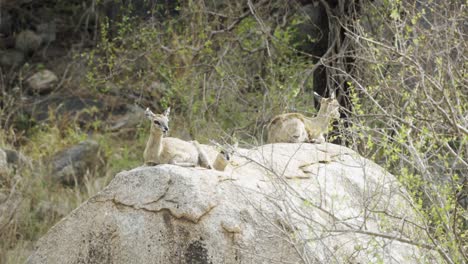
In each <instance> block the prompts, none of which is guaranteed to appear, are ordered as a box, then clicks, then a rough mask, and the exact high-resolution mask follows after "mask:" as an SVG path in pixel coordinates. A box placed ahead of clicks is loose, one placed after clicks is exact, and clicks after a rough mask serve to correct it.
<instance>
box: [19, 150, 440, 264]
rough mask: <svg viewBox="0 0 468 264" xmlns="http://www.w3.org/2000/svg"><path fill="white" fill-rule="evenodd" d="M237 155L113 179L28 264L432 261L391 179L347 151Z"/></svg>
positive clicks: (61, 224) (58, 228) (40, 246)
mask: <svg viewBox="0 0 468 264" xmlns="http://www.w3.org/2000/svg"><path fill="white" fill-rule="evenodd" d="M204 147H205V148H206V151H207V152H208V153H209V155H210V156H212V158H213V157H214V155H216V151H215V150H214V149H212V148H209V147H207V146H204ZM237 154H238V155H237V156H235V157H234V159H233V166H229V167H228V168H227V170H226V171H225V172H219V171H214V170H207V169H202V168H184V167H178V166H173V165H159V166H154V167H139V168H135V169H133V170H131V171H124V172H121V173H119V174H117V175H116V176H115V178H114V179H113V180H112V182H111V183H110V184H109V185H108V186H107V187H106V188H105V189H104V190H103V191H102V192H100V193H99V194H98V195H96V196H94V197H92V198H91V199H89V200H88V201H87V202H85V203H84V204H82V205H81V206H80V207H79V208H77V209H76V210H74V211H73V212H72V213H71V214H70V215H68V216H67V217H65V218H64V219H62V220H61V221H60V222H59V223H58V224H56V225H55V226H54V227H53V228H52V229H51V230H50V231H49V232H48V233H47V234H46V235H45V236H44V237H43V238H42V239H40V240H39V242H38V243H37V248H36V250H35V252H34V253H33V254H32V255H31V256H30V257H29V259H28V261H27V263H30V264H36V263H285V262H287V263H377V262H379V261H381V262H384V263H421V261H422V262H432V261H434V259H433V257H434V256H433V255H432V254H433V252H432V251H431V250H430V246H429V245H426V244H425V243H426V239H425V237H424V235H423V234H422V233H421V232H419V230H418V228H417V223H418V218H417V215H416V213H415V212H414V211H413V210H412V209H411V207H410V205H409V203H408V200H407V197H406V194H405V193H404V191H402V188H401V187H400V186H399V184H398V183H397V182H396V180H395V178H394V176H392V175H390V174H389V173H387V172H386V171H384V170H383V169H382V168H381V167H379V166H378V165H376V164H375V163H373V162H371V161H369V160H366V159H364V158H362V157H360V156H359V155H357V154H356V153H355V152H353V151H351V150H349V149H347V148H344V147H340V146H337V145H333V144H320V145H318V144H271V145H265V146H261V147H258V148H255V149H252V150H242V149H241V150H239V153H237ZM416 245H418V246H416Z"/></svg>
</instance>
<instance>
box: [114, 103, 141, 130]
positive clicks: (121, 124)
mask: <svg viewBox="0 0 468 264" xmlns="http://www.w3.org/2000/svg"><path fill="white" fill-rule="evenodd" d="M127 109H128V111H127V112H126V113H125V114H124V115H123V116H120V117H119V118H118V119H117V120H115V121H113V122H112V123H111V124H110V127H109V128H108V131H112V132H117V131H122V130H129V129H130V130H131V129H135V128H136V126H137V125H138V124H140V123H141V122H142V121H145V110H143V108H141V107H139V106H137V105H130V106H129V107H127Z"/></svg>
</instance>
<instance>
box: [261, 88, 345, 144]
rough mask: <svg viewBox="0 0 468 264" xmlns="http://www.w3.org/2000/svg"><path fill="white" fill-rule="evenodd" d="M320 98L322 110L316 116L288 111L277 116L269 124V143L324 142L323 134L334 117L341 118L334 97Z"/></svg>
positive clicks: (338, 105)
mask: <svg viewBox="0 0 468 264" xmlns="http://www.w3.org/2000/svg"><path fill="white" fill-rule="evenodd" d="M315 96H318V97H319V98H320V110H319V112H318V114H317V116H316V117H312V118H309V117H305V116H304V115H302V114H299V113H287V114H282V115H277V116H275V117H274V118H273V119H272V120H271V122H270V123H269V124H268V127H267V129H268V140H267V143H279V142H286V143H301V142H312V143H323V142H325V137H324V136H323V135H324V134H325V133H327V131H328V125H329V123H330V121H331V120H332V119H334V118H336V119H338V118H340V112H339V111H338V110H339V107H340V104H339V103H338V101H337V100H336V99H335V98H333V97H330V98H322V97H320V96H319V95H318V94H315Z"/></svg>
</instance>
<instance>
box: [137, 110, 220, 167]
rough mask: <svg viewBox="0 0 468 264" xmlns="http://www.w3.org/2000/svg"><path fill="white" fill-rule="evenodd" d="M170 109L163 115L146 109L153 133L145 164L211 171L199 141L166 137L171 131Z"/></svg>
mask: <svg viewBox="0 0 468 264" xmlns="http://www.w3.org/2000/svg"><path fill="white" fill-rule="evenodd" d="M170 111H171V110H170V108H168V109H166V111H164V113H163V114H154V113H153V112H151V111H150V110H149V108H147V109H146V111H145V115H146V117H147V118H148V119H149V120H151V131H150V135H149V139H148V142H147V143H146V148H145V151H144V153H143V157H144V159H145V164H147V165H151V164H174V165H179V166H184V167H195V166H200V167H204V168H208V169H211V168H212V166H211V164H210V162H209V160H208V156H207V154H206V153H205V152H204V151H203V150H202V149H201V147H200V145H199V144H198V142H197V141H192V142H187V141H184V140H181V139H178V138H173V137H164V135H166V134H167V131H168V130H169V113H170Z"/></svg>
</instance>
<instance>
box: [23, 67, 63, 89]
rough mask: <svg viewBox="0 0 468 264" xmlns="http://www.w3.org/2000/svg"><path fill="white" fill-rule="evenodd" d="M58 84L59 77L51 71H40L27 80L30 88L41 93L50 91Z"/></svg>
mask: <svg viewBox="0 0 468 264" xmlns="http://www.w3.org/2000/svg"><path fill="white" fill-rule="evenodd" d="M57 82H58V78H57V75H55V73H53V72H52V71H49V70H42V71H39V72H37V73H35V74H33V75H32V76H31V77H29V78H28V79H27V80H26V83H27V84H28V86H29V88H30V89H31V90H33V91H35V92H39V93H44V92H48V91H50V90H51V89H52V88H54V86H55V84H56V83H57Z"/></svg>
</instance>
